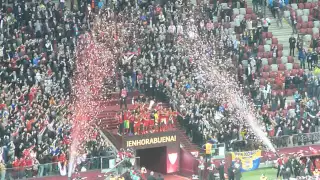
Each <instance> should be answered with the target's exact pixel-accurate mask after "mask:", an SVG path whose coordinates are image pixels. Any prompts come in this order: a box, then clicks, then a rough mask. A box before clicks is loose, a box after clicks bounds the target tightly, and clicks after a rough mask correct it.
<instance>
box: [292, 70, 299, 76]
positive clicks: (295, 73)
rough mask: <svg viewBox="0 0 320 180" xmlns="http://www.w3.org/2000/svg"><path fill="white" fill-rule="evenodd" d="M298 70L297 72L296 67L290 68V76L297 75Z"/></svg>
mask: <svg viewBox="0 0 320 180" xmlns="http://www.w3.org/2000/svg"><path fill="white" fill-rule="evenodd" d="M298 72H299V70H298V69H292V70H291V76H295V75H297V74H298Z"/></svg>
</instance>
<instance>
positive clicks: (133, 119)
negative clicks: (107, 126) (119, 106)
mask: <svg viewBox="0 0 320 180" xmlns="http://www.w3.org/2000/svg"><path fill="white" fill-rule="evenodd" d="M135 119H136V118H135V117H134V115H131V116H130V118H129V121H130V122H131V123H133V122H134V121H135Z"/></svg>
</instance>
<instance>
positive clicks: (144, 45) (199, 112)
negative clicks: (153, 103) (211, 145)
mask: <svg viewBox="0 0 320 180" xmlns="http://www.w3.org/2000/svg"><path fill="white" fill-rule="evenodd" d="M239 4H240V7H245V1H242V0H240V1H239ZM257 4H258V5H259V3H257ZM138 5H139V6H140V7H141V8H139V9H135V8H134V6H135V4H134V3H133V2H131V1H130V2H121V3H118V4H117V3H116V4H114V6H115V12H111V11H112V10H110V9H108V10H107V14H108V16H109V17H108V18H114V17H113V16H114V14H117V13H118V12H120V13H119V14H118V16H117V18H120V19H121V20H120V22H124V24H123V25H124V26H123V29H122V30H124V31H127V32H128V36H127V37H129V38H128V40H127V41H126V42H124V43H125V44H126V45H125V49H124V50H123V52H120V53H121V54H122V53H124V54H125V55H123V56H122V55H120V56H119V57H121V60H119V69H120V74H121V78H120V82H118V84H119V86H120V89H121V92H124V93H123V100H122V102H124V103H125V104H126V99H125V97H126V91H129V92H130V91H132V90H133V89H138V90H139V91H140V92H141V93H145V94H146V95H147V96H149V97H152V98H154V99H156V100H158V101H169V102H170V105H171V106H172V108H173V112H175V111H178V112H179V113H180V114H181V115H180V116H179V117H178V122H179V123H180V124H181V125H183V127H185V129H186V133H187V134H188V135H189V136H190V137H192V141H193V142H194V143H195V144H198V145H200V146H202V145H203V144H204V143H205V142H206V141H207V140H209V139H210V140H212V141H213V142H217V143H226V147H227V148H228V149H230V148H232V143H233V142H236V141H237V140H247V139H253V138H254V136H253V133H252V132H250V130H249V129H248V128H247V127H245V126H240V125H239V124H238V123H236V122H234V121H232V120H231V119H228V117H229V114H230V113H232V112H229V111H228V102H212V101H209V100H208V98H207V97H208V92H207V88H206V86H205V84H204V82H205V79H204V78H203V77H202V74H201V72H198V71H197V70H198V69H197V68H196V63H195V62H194V59H190V58H188V54H190V52H188V51H189V50H188V48H187V46H185V45H184V43H185V39H186V38H185V36H188V37H192V36H193V35H194V34H192V33H193V32H196V33H195V34H199V35H201V36H202V37H203V38H204V37H206V38H208V40H211V39H215V42H214V44H213V43H209V42H208V44H207V46H208V51H215V49H219V51H216V53H217V54H216V55H217V56H219V57H220V59H222V61H221V63H226V64H229V65H230V66H234V67H236V68H233V70H235V69H238V79H239V81H240V82H241V85H242V86H243V91H244V93H245V94H246V95H248V96H250V97H251V98H252V99H253V101H254V102H255V104H256V105H257V107H260V108H258V111H261V116H262V119H261V120H262V121H263V124H265V126H266V131H267V132H269V135H270V136H281V135H292V134H296V133H309V132H315V131H316V130H317V129H316V126H318V118H317V117H316V116H317V113H318V111H319V106H318V103H319V102H318V97H319V88H318V86H319V82H318V78H317V75H316V74H313V73H312V72H311V71H309V72H310V73H302V74H297V75H294V76H293V77H291V76H288V75H285V74H284V75H283V74H280V73H279V74H277V78H276V82H277V83H276V85H277V86H278V87H271V84H263V87H260V84H261V82H260V78H261V76H262V74H263V72H262V69H261V68H262V60H261V57H259V53H258V49H257V47H258V46H257V45H260V44H262V43H263V41H264V39H263V32H267V31H268V26H269V22H268V21H269V20H268V19H267V18H263V17H262V16H263V15H262V13H261V15H260V17H261V19H258V20H254V21H249V22H245V21H244V22H243V21H240V20H239V19H238V18H235V19H232V18H231V17H233V11H232V8H233V7H236V6H237V3H233V4H231V6H230V8H226V9H223V8H222V7H221V6H220V5H219V3H213V4H212V5H207V4H203V6H202V9H201V10H200V11H202V12H201V13H200V14H196V13H195V12H199V11H192V8H193V6H192V5H191V4H187V5H185V4H181V3H179V1H177V2H176V3H166V4H163V5H161V6H160V5H156V4H148V3H146V2H141V4H138ZM279 5H280V4H279ZM102 6H103V4H101V3H99V4H98V6H97V8H96V9H98V10H100V9H101V8H102ZM273 8H274V6H273ZM258 9H259V8H258ZM94 11H95V9H94V7H92V6H91V7H90V6H89V7H88V6H87V4H85V3H84V2H83V3H82V4H79V11H69V10H67V9H66V8H65V7H64V4H63V3H61V4H59V6H57V5H54V4H52V3H50V2H46V1H44V2H39V3H31V4H30V3H26V2H24V1H21V2H19V3H16V4H14V6H13V7H12V8H7V7H3V8H2V14H1V18H0V20H1V27H0V28H1V32H2V33H1V34H0V41H1V46H0V49H2V51H0V59H1V72H0V78H1V119H2V121H1V131H0V133H1V134H0V136H1V137H4V138H2V139H1V141H0V143H1V146H2V154H3V156H2V165H1V167H2V169H3V168H11V167H15V168H18V167H24V166H27V167H29V168H27V169H26V171H20V169H17V170H16V171H12V173H10V176H8V175H5V174H4V175H3V174H1V177H2V178H5V177H11V178H14V179H15V178H22V177H33V176H43V175H48V174H50V173H51V171H52V170H53V169H57V166H58V165H57V164H47V163H51V162H61V163H62V164H63V162H65V161H66V159H68V152H67V149H68V144H69V143H70V142H69V140H70V128H71V127H70V126H69V124H70V123H69V121H70V112H69V108H68V105H69V102H70V100H71V98H70V90H71V81H70V77H71V76H72V72H73V68H74V66H73V65H74V53H73V52H74V50H75V46H76V42H77V37H78V36H79V34H80V33H81V32H83V31H86V30H88V29H90V25H91V24H90V22H91V21H90V17H92V16H91V12H94ZM257 11H258V10H257ZM99 12H100V11H99ZM257 13H259V12H257ZM126 15H128V16H126ZM278 16H279V15H278ZM126 18H132V19H134V22H136V23H129V22H131V21H129V20H128V19H126ZM215 18H216V19H215ZM280 19H281V18H280ZM188 21H190V22H188ZM230 21H235V24H236V26H235V33H232V32H231V33H230V32H229V30H228V29H227V28H225V24H226V23H228V22H230ZM195 24H196V26H195ZM137 30H139V31H137ZM100 33H101V32H100ZM237 37H238V38H237ZM117 38H118V37H116V38H115V39H116V40H117ZM119 38H123V37H119ZM298 48H299V47H298ZM248 49H250V50H248ZM302 49H303V48H302V47H301V48H299V58H300V62H301V66H302V67H303V68H304V67H305V66H304V59H305V58H306V59H307V60H308V59H309V58H310V56H311V57H312V53H311V52H310V53H305V52H304V51H303V50H302ZM272 52H274V53H273V54H275V55H274V57H273V58H274V59H275V60H277V48H276V47H274V48H273V49H272ZM304 53H305V54H304ZM230 54H231V57H232V59H233V61H232V62H231V61H230V62H229V61H228V59H229V58H228V57H229V56H230ZM245 56H246V57H249V63H248V66H247V67H244V66H243V65H242V64H241V62H242V60H244V57H245ZM301 59H302V60H301ZM308 62H309V61H308ZM308 64H309V63H308ZM308 68H309V69H312V66H309V67H308ZM234 72H236V71H234ZM291 87H295V88H297V89H298V91H297V92H295V95H294V96H293V97H294V103H290V106H291V109H290V110H289V108H288V107H289V105H288V100H287V97H286V96H285V94H284V93H275V91H273V90H274V89H278V90H285V89H288V88H291ZM304 87H306V88H304ZM221 93H223V92H221ZM121 94H122V93H121ZM121 96H122V95H121ZM291 104H292V105H291ZM146 116H147V115H146ZM153 116H154V118H155V117H156V115H155V114H153ZM119 119H121V118H119ZM122 120H123V118H122ZM125 120H127V119H125ZM120 121H121V120H120ZM123 122H124V121H123ZM123 125H124V124H123ZM123 127H124V126H123ZM125 127H126V129H128V128H127V127H128V125H127V124H126V126H125ZM129 127H130V125H129ZM142 133H145V132H142ZM239 134H240V136H239ZM100 139H101V137H100V135H99V133H98V132H97V133H96V134H93V135H92V140H91V142H90V143H88V148H87V149H88V151H89V152H87V156H89V157H96V156H99V155H102V154H104V153H105V151H106V146H107V145H106V144H104V143H103V141H101V140H100ZM96 144H98V145H96ZM43 164H46V165H43ZM36 165H37V166H36ZM31 167H32V168H31ZM3 172H4V171H3V170H2V171H1V173H3ZM16 172H18V173H16ZM20 172H22V173H20Z"/></svg>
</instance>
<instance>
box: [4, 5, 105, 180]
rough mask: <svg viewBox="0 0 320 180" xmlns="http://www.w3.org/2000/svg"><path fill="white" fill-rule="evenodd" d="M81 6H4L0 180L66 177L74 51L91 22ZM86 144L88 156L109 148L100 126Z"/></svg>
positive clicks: (103, 152) (98, 154)
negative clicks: (99, 130) (0, 166)
mask: <svg viewBox="0 0 320 180" xmlns="http://www.w3.org/2000/svg"><path fill="white" fill-rule="evenodd" d="M63 4H64V3H61V4H60V7H63ZM79 7H80V10H79V11H73V12H71V11H68V10H67V9H66V8H64V9H62V8H59V7H58V6H57V5H55V4H53V3H51V2H47V1H44V2H38V3H28V2H25V1H19V3H16V2H15V3H14V5H13V7H6V6H5V5H3V7H1V15H0V22H1V29H0V30H1V33H0V42H1V44H0V49H1V51H0V61H1V64H0V66H1V72H0V79H1V85H0V86H1V100H0V106H1V113H0V114H1V119H2V121H1V131H0V133H1V134H0V136H1V137H3V138H2V139H1V153H2V158H1V163H2V164H1V165H2V170H1V178H2V179H12V178H13V179H19V178H32V177H35V176H38V177H42V176H45V175H52V174H54V173H57V172H58V171H59V170H60V172H61V174H64V175H65V173H62V171H63V170H66V168H65V167H66V162H67V159H68V157H69V152H68V149H69V145H70V139H71V138H70V129H71V123H70V121H71V112H70V110H69V109H70V107H69V106H70V102H71V93H70V92H71V77H72V73H73V70H74V53H73V52H74V50H75V46H76V42H77V37H78V35H79V34H80V33H81V32H83V31H84V30H86V29H87V27H86V25H83V22H88V20H87V16H86V14H85V9H86V6H85V4H82V5H81V6H79ZM86 146H87V149H88V151H87V152H81V153H83V154H86V156H87V157H97V156H100V155H102V154H106V153H107V151H108V149H107V146H108V145H107V144H106V143H105V142H104V141H103V138H102V137H101V136H100V135H99V132H98V131H96V130H95V132H94V133H93V134H92V135H91V136H90V138H89V139H88V143H87V145H86ZM84 162H87V161H86V160H84ZM99 162H100V161H99V160H98V163H96V161H95V163H94V164H95V165H96V164H99ZM59 166H60V168H59ZM11 168H12V169H11ZM5 169H7V171H5ZM5 172H7V173H5Z"/></svg>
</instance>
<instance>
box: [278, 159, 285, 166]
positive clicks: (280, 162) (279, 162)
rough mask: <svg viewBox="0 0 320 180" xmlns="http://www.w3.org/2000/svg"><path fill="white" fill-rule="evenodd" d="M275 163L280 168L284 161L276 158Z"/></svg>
mask: <svg viewBox="0 0 320 180" xmlns="http://www.w3.org/2000/svg"><path fill="white" fill-rule="evenodd" d="M277 163H278V165H279V166H282V165H283V163H284V160H283V159H281V158H278V159H277Z"/></svg>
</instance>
